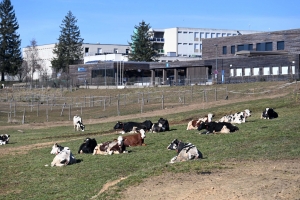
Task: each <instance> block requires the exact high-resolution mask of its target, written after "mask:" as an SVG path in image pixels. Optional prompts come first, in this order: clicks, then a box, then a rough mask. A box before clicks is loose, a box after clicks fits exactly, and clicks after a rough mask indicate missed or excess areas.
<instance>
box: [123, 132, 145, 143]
mask: <svg viewBox="0 0 300 200" xmlns="http://www.w3.org/2000/svg"><path fill="white" fill-rule="evenodd" d="M145 137H146V134H145V131H144V129H141V130H139V131H138V133H135V134H131V135H126V136H123V141H124V145H125V146H126V147H131V146H146V144H145V143H144V139H145Z"/></svg>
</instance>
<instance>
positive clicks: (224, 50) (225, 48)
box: [223, 46, 227, 54]
mask: <svg viewBox="0 0 300 200" xmlns="http://www.w3.org/2000/svg"><path fill="white" fill-rule="evenodd" d="M223 54H227V47H226V46H223Z"/></svg>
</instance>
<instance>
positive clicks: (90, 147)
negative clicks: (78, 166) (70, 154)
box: [78, 138, 97, 154]
mask: <svg viewBox="0 0 300 200" xmlns="http://www.w3.org/2000/svg"><path fill="white" fill-rule="evenodd" d="M96 146H97V141H96V140H95V138H86V139H85V140H84V141H83V143H82V144H81V145H80V147H79V150H78V153H79V154H81V153H93V152H94V149H95V147H96Z"/></svg>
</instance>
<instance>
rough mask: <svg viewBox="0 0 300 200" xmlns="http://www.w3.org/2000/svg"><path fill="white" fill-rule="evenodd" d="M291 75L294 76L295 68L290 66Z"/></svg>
mask: <svg viewBox="0 0 300 200" xmlns="http://www.w3.org/2000/svg"><path fill="white" fill-rule="evenodd" d="M291 74H295V66H291Z"/></svg>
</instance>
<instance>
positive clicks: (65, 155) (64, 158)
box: [51, 147, 77, 167]
mask: <svg viewBox="0 0 300 200" xmlns="http://www.w3.org/2000/svg"><path fill="white" fill-rule="evenodd" d="M76 162H77V160H76V159H75V157H74V155H73V154H72V152H71V150H70V148H69V147H64V149H63V150H62V151H61V152H59V153H58V154H56V155H55V157H54V159H53V161H52V162H51V167H54V166H57V167H62V166H66V165H71V164H74V163H76Z"/></svg>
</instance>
